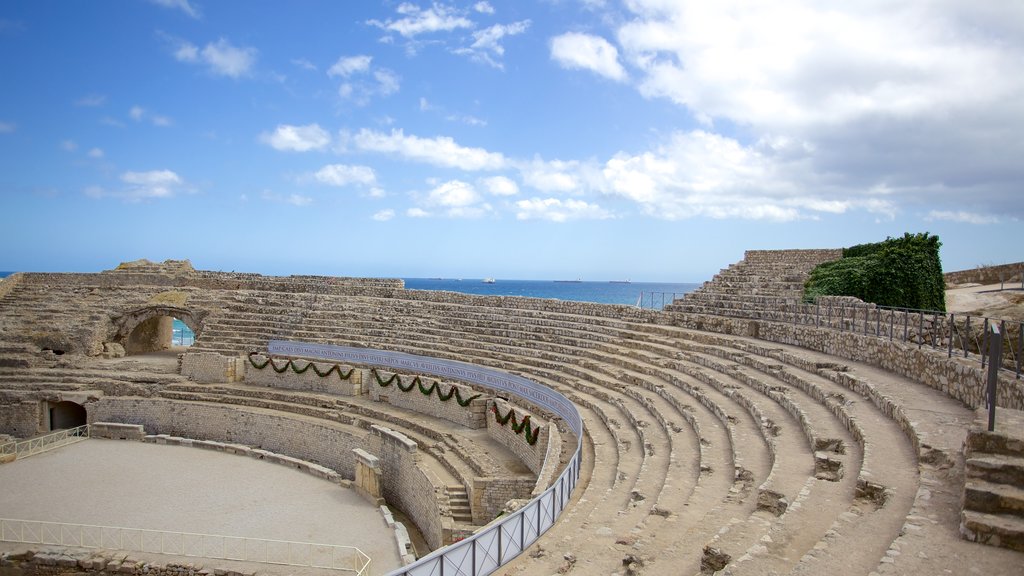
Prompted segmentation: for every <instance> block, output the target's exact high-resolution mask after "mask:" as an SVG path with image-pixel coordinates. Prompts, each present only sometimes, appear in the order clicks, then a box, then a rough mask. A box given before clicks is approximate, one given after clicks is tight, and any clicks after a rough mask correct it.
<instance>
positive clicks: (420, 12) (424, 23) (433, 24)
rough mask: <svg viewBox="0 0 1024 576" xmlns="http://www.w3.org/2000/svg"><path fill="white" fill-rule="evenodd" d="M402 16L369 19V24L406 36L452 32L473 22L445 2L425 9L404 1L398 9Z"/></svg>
mask: <svg viewBox="0 0 1024 576" xmlns="http://www.w3.org/2000/svg"><path fill="white" fill-rule="evenodd" d="M396 12H398V14H399V15H400V16H401V18H397V19H390V18H389V19H388V20H386V21H380V20H369V21H367V24H370V25H371V26H377V27H378V28H381V29H382V30H385V31H387V32H397V33H398V34H400V35H402V36H403V37H405V38H413V37H415V36H418V35H420V34H429V33H432V32H450V31H452V30H456V29H459V28H472V27H473V23H472V22H471V21H470V20H468V19H467V18H465V17H464V16H462V15H461V14H460V13H459V12H458V11H457V10H456V9H454V8H451V7H449V6H445V5H443V4H434V5H433V6H431V7H430V8H427V9H423V8H420V7H419V6H416V5H415V4H411V3H408V2H403V3H402V4H399V5H398V9H397V10H396Z"/></svg>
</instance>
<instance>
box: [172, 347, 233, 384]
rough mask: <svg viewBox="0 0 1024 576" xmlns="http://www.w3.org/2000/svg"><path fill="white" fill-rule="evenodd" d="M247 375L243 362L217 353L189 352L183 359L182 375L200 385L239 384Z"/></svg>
mask: <svg viewBox="0 0 1024 576" xmlns="http://www.w3.org/2000/svg"><path fill="white" fill-rule="evenodd" d="M244 374H245V371H244V364H243V360H242V359H241V358H238V357H232V356H224V355H221V354H217V353H216V352H187V353H186V354H185V355H184V356H182V358H181V375H182V376H184V377H186V378H188V379H189V380H192V381H193V382H199V383H200V384H213V383H217V382H237V381H238V380H239V379H240V378H241V376H242V375H244Z"/></svg>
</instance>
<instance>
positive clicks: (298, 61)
mask: <svg viewBox="0 0 1024 576" xmlns="http://www.w3.org/2000/svg"><path fill="white" fill-rule="evenodd" d="M292 64H294V65H295V66H297V67H299V68H302V69H303V70H312V71H314V72H315V71H316V70H317V67H316V64H313V63H312V62H310V61H309V60H306V59H305V58H293V59H292Z"/></svg>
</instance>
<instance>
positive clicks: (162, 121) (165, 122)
mask: <svg viewBox="0 0 1024 576" xmlns="http://www.w3.org/2000/svg"><path fill="white" fill-rule="evenodd" d="M152 120H153V125H154V126H160V127H167V126H170V125H171V119H170V118H168V117H167V116H159V115H155V116H153V118H152Z"/></svg>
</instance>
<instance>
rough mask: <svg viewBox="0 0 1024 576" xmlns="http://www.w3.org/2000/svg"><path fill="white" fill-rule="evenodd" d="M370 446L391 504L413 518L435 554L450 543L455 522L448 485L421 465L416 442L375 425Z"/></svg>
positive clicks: (385, 496) (371, 429) (387, 498)
mask: <svg viewBox="0 0 1024 576" xmlns="http://www.w3.org/2000/svg"><path fill="white" fill-rule="evenodd" d="M367 446H368V447H367V449H366V451H367V452H369V453H370V454H372V455H374V456H376V457H377V458H378V460H379V464H380V470H381V483H382V486H381V492H382V493H383V495H384V499H385V500H386V501H387V502H388V504H390V505H393V506H396V507H397V508H398V509H399V510H401V511H402V512H404V513H405V515H406V516H408V517H409V518H412V520H413V522H415V523H416V526H417V527H418V528H419V529H420V532H421V533H422V534H423V538H424V540H426V541H427V545H428V546H430V548H431V549H432V550H435V549H437V548H440V547H441V546H444V545H445V544H448V543H450V539H451V530H452V527H453V526H454V522H453V521H452V518H451V513H450V512H449V507H448V502H447V493H446V491H445V486H444V483H443V482H441V480H440V478H438V477H437V475H436V474H434V473H433V472H432V471H431V470H430V469H429V468H427V467H426V466H424V465H423V464H422V463H421V462H420V455H419V450H418V447H417V446H416V442H414V441H412V440H410V439H409V438H408V437H407V436H405V435H404V434H401V433H399V432H395V431H394V430H391V429H390V428H386V427H384V426H379V425H376V424H375V425H373V426H371V427H370V436H369V438H367ZM442 512H443V513H444V514H442Z"/></svg>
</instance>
